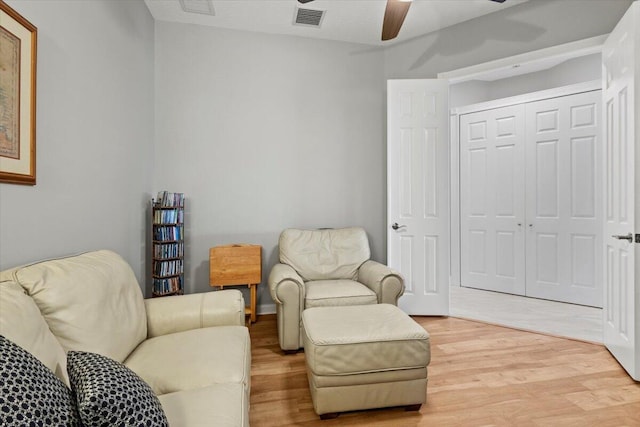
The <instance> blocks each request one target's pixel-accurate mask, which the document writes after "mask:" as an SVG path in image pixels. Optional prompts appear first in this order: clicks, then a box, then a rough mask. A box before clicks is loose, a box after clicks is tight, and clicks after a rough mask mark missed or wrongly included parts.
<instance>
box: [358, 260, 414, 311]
mask: <svg viewBox="0 0 640 427" xmlns="http://www.w3.org/2000/svg"><path fill="white" fill-rule="evenodd" d="M358 281H359V282H360V283H362V284H364V285H366V286H367V287H368V288H369V289H371V290H372V291H373V292H375V293H376V295H378V303H379V304H393V305H398V298H400V297H401V296H402V294H403V293H404V279H403V278H402V276H401V275H400V273H398V272H397V271H395V270H393V269H392V268H391V267H388V266H386V265H384V264H381V263H379V262H376V261H372V260H369V261H366V262H365V263H364V264H362V265H361V266H360V269H359V270H358Z"/></svg>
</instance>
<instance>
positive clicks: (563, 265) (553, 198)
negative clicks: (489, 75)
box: [525, 91, 603, 307]
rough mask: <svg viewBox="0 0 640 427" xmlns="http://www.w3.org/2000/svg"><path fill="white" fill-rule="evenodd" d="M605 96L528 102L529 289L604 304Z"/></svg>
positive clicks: (588, 94) (578, 301)
mask: <svg viewBox="0 0 640 427" xmlns="http://www.w3.org/2000/svg"><path fill="white" fill-rule="evenodd" d="M601 96H602V94H601V91H592V92H585V93H579V94H575V95H568V96H562V97H558V98H552V99H545V100H542V101H537V102H530V103H527V104H526V106H525V108H526V113H525V115H526V119H525V126H526V139H527V144H526V145H527V149H526V150H527V153H526V174H527V180H526V191H525V192H526V228H527V236H526V241H527V243H526V244H527V257H526V258H527V260H526V270H527V280H526V295H527V296H532V297H537V298H544V299H550V300H554V301H564V302H569V303H574V304H584V305H591V306H595V307H602V289H603V286H602V281H601V280H600V278H601V277H602V267H601V266H602V255H601V252H602V249H601V248H602V214H601V211H602V209H601V203H602V201H601V200H602V199H601V195H602V191H601V189H600V186H599V184H598V183H600V182H602V174H601V169H602V168H601V166H600V164H599V163H598V162H597V160H599V159H601V158H602V155H601V150H602V148H601V147H602V143H601V141H600V131H601V127H600V126H599V125H598V122H599V120H600V102H601Z"/></svg>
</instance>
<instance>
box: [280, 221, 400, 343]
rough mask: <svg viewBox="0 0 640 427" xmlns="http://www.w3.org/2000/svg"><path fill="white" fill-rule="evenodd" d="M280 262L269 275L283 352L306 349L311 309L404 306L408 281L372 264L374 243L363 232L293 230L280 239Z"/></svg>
mask: <svg viewBox="0 0 640 427" xmlns="http://www.w3.org/2000/svg"><path fill="white" fill-rule="evenodd" d="M279 245H280V262H279V263H278V264H276V265H275V266H274V267H273V269H272V270H271V273H270V274H269V290H270V292H271V297H272V298H273V300H274V301H275V303H276V310H277V316H278V339H279V341H280V348H282V350H284V351H285V352H286V351H296V350H298V349H299V348H300V347H302V331H301V316H302V312H303V311H304V309H305V308H311V307H323V306H344V305H361V304H381V303H387V304H394V305H397V304H398V298H400V296H401V295H402V293H403V292H404V280H403V279H402V276H400V274H399V273H398V272H396V271H394V270H392V269H391V268H389V267H387V266H386V265H383V264H380V263H378V262H376V261H372V260H370V259H369V257H370V256H371V252H370V250H369V240H368V239H367V234H366V232H365V231H364V229H362V228H359V227H352V228H342V229H323V230H298V229H287V230H284V231H283V232H282V234H281V235H280V241H279Z"/></svg>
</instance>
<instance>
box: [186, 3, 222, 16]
mask: <svg viewBox="0 0 640 427" xmlns="http://www.w3.org/2000/svg"><path fill="white" fill-rule="evenodd" d="M180 7H182V10H184V11H185V12H189V13H201V14H203V15H212V16H213V15H215V14H216V13H215V11H214V10H213V1H212V0H180Z"/></svg>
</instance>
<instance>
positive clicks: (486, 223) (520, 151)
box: [460, 105, 525, 295]
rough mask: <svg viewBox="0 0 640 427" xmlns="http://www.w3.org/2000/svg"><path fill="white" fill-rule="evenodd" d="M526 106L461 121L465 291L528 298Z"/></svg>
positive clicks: (461, 193)
mask: <svg viewBox="0 0 640 427" xmlns="http://www.w3.org/2000/svg"><path fill="white" fill-rule="evenodd" d="M524 155H525V147H524V106H523V105H516V106H510V107H503V108H498V109H494V110H487V111H481V112H476V113H471V114H465V115H462V116H461V117H460V196H461V212H460V225H461V229H460V240H461V253H460V262H461V283H462V286H466V287H472V288H478V289H486V290H492V291H499V292H507V293H512V294H518V295H524V291H525V240H524V235H525V231H524V206H525V204H524V193H523V189H524V186H525V184H524V178H525V175H524V173H525V170H524V169H525V168H524Z"/></svg>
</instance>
